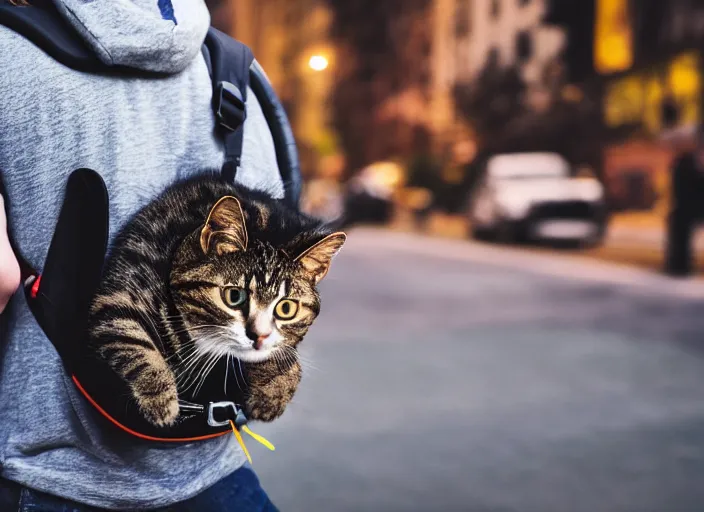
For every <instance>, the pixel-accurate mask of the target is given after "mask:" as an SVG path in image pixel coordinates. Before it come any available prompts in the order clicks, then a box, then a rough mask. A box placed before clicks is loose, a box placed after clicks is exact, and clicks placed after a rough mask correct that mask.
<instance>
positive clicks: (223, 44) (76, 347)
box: [0, 0, 301, 442]
mask: <svg viewBox="0 0 704 512" xmlns="http://www.w3.org/2000/svg"><path fill="white" fill-rule="evenodd" d="M0 24H1V25H5V26H6V27H8V28H10V29H12V30H14V31H16V32H18V33H19V34H21V35H23V36H24V37H26V38H27V39H28V40H29V41H31V42H32V43H34V44H35V45H37V46H38V47H39V48H41V49H42V50H43V51H45V52H46V53H47V54H48V55H50V56H51V57H53V58H54V59H56V60H57V61H59V62H61V63H63V64H64V65H66V66H68V67H70V68H72V69H75V70H77V71H81V72H87V73H98V72H100V73H110V74H120V73H125V74H127V73H129V74H131V75H132V76H134V74H135V73H136V72H135V70H128V69H121V68H119V67H110V66H107V65H105V64H103V63H102V62H101V61H100V60H98V59H97V57H96V56H95V55H94V54H93V53H92V52H91V51H90V50H89V48H88V47H87V46H86V45H85V43H84V42H83V41H82V40H81V39H80V38H79V37H78V36H77V35H76V34H75V32H74V31H73V30H72V29H71V28H70V27H69V26H68V25H67V24H66V23H65V21H64V20H63V19H62V17H61V16H60V15H59V13H58V11H57V10H56V8H55V7H54V5H53V3H52V2H51V1H50V0H33V2H32V5H31V6H23V7H17V6H13V5H9V4H7V3H0ZM203 55H204V57H205V60H206V63H207V64H208V68H209V71H210V75H211V78H212V83H213V110H214V113H215V119H216V125H217V126H216V130H217V131H218V132H219V133H220V134H221V135H222V137H223V141H224V147H225V164H224V165H223V168H222V176H223V178H224V179H226V180H230V181H231V180H234V178H235V175H236V173H237V169H238V167H239V165H240V157H241V154H242V140H243V132H244V129H243V128H244V121H245V119H246V104H247V90H248V87H249V88H251V90H252V91H253V92H254V94H255V95H256V97H257V100H258V102H259V104H260V105H261V108H262V110H263V112H264V116H265V118H266V121H267V124H268V126H269V129H270V131H271V134H272V137H273V140H274V146H275V149H276V158H277V163H278V167H279V172H280V174H281V179H282V180H283V183H284V190H285V196H284V200H285V201H286V202H287V203H288V204H289V205H291V206H293V207H297V206H298V201H299V197H300V192H301V175H300V169H299V163H298V155H297V150H296V144H295V141H294V138H293V133H292V130H291V127H290V125H289V123H288V119H287V116H286V113H285V112H284V109H283V107H282V105H281V103H280V102H279V100H278V98H277V96H276V94H275V92H274V90H273V89H272V87H271V85H270V83H269V81H268V80H267V78H266V76H265V74H264V72H263V70H262V69H261V67H260V66H259V64H258V63H257V62H256V61H255V60H254V57H253V55H252V52H251V51H250V49H249V48H247V47H246V46H245V45H243V44H242V43H240V42H238V41H235V40H234V39H232V38H231V37H229V36H227V35H225V34H223V33H222V32H220V31H218V30H216V29H214V28H210V29H209V31H208V35H207V37H206V40H205V44H204V45H203ZM145 74H146V73H145ZM10 200H11V198H10ZM107 240H108V191H107V190H106V187H105V183H104V182H103V180H102V178H101V177H100V175H99V174H98V173H97V172H95V171H93V170H90V169H78V170H76V171H74V172H73V173H72V174H71V175H70V176H69V179H68V181H67V183H66V192H65V196H64V201H63V206H62V208H61V212H60V214H59V218H58V221H57V224H56V229H55V232H54V235H53V238H52V241H51V245H50V247H49V251H48V254H47V257H46V261H45V265H44V269H43V271H42V273H41V275H38V273H37V272H35V271H34V269H32V268H30V267H29V265H28V264H27V263H26V262H24V261H23V260H22V258H21V256H20V254H19V253H18V252H17V250H16V247H14V246H13V248H14V249H15V253H16V254H17V256H18V259H19V260H20V266H21V267H22V273H23V282H24V279H25V278H28V277H30V276H32V277H35V279H34V281H33V282H32V284H31V286H28V287H26V290H25V294H26V296H27V301H28V304H29V307H30V310H31V311H32V313H33V314H34V317H35V318H36V320H37V322H38V323H39V325H40V326H41V328H42V330H43V331H44V333H45V334H46V335H47V337H48V338H49V340H50V341H51V342H52V344H53V345H54V346H55V347H56V350H57V352H58V353H59V355H60V356H61V359H62V362H63V364H64V366H65V368H66V370H67V372H69V374H70V375H71V376H72V378H73V381H74V383H75V385H76V387H77V388H78V389H79V391H80V392H81V393H82V394H83V395H84V396H85V398H86V399H87V401H88V402H90V403H91V405H92V406H93V407H94V408H95V409H96V410H97V411H98V412H99V413H100V415H96V418H100V416H102V418H103V419H98V420H97V421H104V422H105V424H106V428H114V427H117V428H118V429H119V430H121V431H123V432H126V433H128V434H130V435H132V436H134V437H136V438H141V439H145V440H149V441H170V442H193V441H198V440H203V439H208V438H212V437H216V436H220V435H224V434H227V433H228V432H230V428H231V425H230V421H233V422H234V423H235V424H236V425H237V426H238V427H240V426H242V425H244V424H245V423H246V421H247V419H246V418H245V416H244V414H243V412H242V410H241V408H240V405H239V404H241V403H243V400H244V397H245V393H246V389H242V390H240V391H239V394H238V395H237V396H236V397H235V398H233V396H232V393H231V394H230V395H228V396H224V394H223V391H222V389H221V388H222V382H221V383H220V385H219V386H218V388H217V389H215V388H213V389H211V390H208V392H207V398H208V399H207V400H203V401H202V403H189V404H181V412H180V415H179V420H178V422H177V424H176V425H174V426H172V427H168V428H156V427H154V426H152V425H151V424H149V423H148V422H147V421H145V420H144V418H143V417H142V416H141V414H140V413H139V412H138V411H137V410H136V408H135V406H134V404H131V403H130V402H129V400H128V399H127V396H128V393H126V392H124V391H125V389H124V388H125V385H124V383H122V382H120V381H119V379H118V378H117V376H116V375H114V374H113V373H112V372H109V371H106V368H105V367H102V366H101V365H99V364H96V363H95V362H94V361H90V360H87V359H86V356H85V351H84V350H82V346H83V343H84V342H85V331H86V324H87V316H88V308H89V304H90V301H91V298H92V296H93V293H94V292H95V290H96V289H97V286H98V283H99V281H100V277H101V273H102V266H103V263H104V258H105V254H106V251H107ZM233 373H234V372H233ZM242 377H245V376H244V375H242V376H240V377H239V379H238V377H237V375H233V383H232V386H229V387H230V389H231V390H232V389H235V388H236V387H238V388H239V387H240V381H243V380H244V379H242ZM234 379H238V382H237V385H236V384H235V383H234ZM218 390H219V391H218ZM110 424H112V427H110V426H109V425H110ZM119 430H116V432H119Z"/></svg>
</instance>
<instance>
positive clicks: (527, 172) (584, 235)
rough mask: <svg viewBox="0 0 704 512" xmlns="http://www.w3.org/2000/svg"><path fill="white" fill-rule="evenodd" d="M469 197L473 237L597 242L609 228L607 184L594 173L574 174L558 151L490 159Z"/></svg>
mask: <svg viewBox="0 0 704 512" xmlns="http://www.w3.org/2000/svg"><path fill="white" fill-rule="evenodd" d="M483 171H484V172H483V173H482V178H481V179H480V181H479V184H478V185H477V187H476V188H475V189H474V192H473V193H472V194H471V197H470V201H469V213H468V214H469V221H470V224H471V232H472V234H473V236H474V237H475V238H478V239H485V240H489V239H492V240H500V241H505V242H516V241H531V240H532V241H537V240H559V241H571V242H577V243H580V244H585V245H596V244H599V243H600V242H601V240H602V239H603V236H604V233H605V231H606V223H607V215H606V207H605V202H604V188H603V186H602V185H601V183H600V182H599V181H598V180H597V179H596V178H594V177H593V176H586V177H584V176H582V177H573V176H571V168H570V164H569V163H568V162H567V161H566V160H565V159H564V158H563V157H562V156H560V155H558V154H556V153H514V154H500V155H494V156H492V157H490V158H488V159H487V161H486V164H485V169H484V170H483Z"/></svg>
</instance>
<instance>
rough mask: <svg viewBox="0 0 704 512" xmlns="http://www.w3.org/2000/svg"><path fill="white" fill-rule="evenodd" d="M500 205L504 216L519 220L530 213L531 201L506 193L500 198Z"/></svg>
mask: <svg viewBox="0 0 704 512" xmlns="http://www.w3.org/2000/svg"><path fill="white" fill-rule="evenodd" d="M498 206H499V210H500V211H501V213H502V214H503V215H504V216H506V217H508V218H509V219H513V220H518V219H522V218H524V217H525V216H526V215H527V214H528V209H529V208H530V202H529V201H526V200H525V199H523V198H520V197H512V196H509V195H506V196H503V197H500V198H499V201H498Z"/></svg>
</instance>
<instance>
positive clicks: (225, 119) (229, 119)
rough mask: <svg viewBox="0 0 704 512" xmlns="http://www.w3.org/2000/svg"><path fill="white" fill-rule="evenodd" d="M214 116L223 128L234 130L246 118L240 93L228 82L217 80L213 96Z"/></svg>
mask: <svg viewBox="0 0 704 512" xmlns="http://www.w3.org/2000/svg"><path fill="white" fill-rule="evenodd" d="M215 116H216V117H217V119H218V123H220V125H221V126H222V127H223V128H226V129H227V130H230V131H231V132H234V131H235V130H237V129H238V128H239V127H240V126H242V123H244V120H245V119H246V118H247V113H246V112H245V106H244V101H242V93H241V92H240V90H239V89H238V88H237V86H236V85H234V84H232V83H230V82H218V85H217V90H216V96H215Z"/></svg>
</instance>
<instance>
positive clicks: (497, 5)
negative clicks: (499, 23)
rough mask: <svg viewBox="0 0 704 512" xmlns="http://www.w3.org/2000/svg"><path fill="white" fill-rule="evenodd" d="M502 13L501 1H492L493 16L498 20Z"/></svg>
mask: <svg viewBox="0 0 704 512" xmlns="http://www.w3.org/2000/svg"><path fill="white" fill-rule="evenodd" d="M500 13H501V0H491V16H492V17H493V18H498V17H499V14H500Z"/></svg>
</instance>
